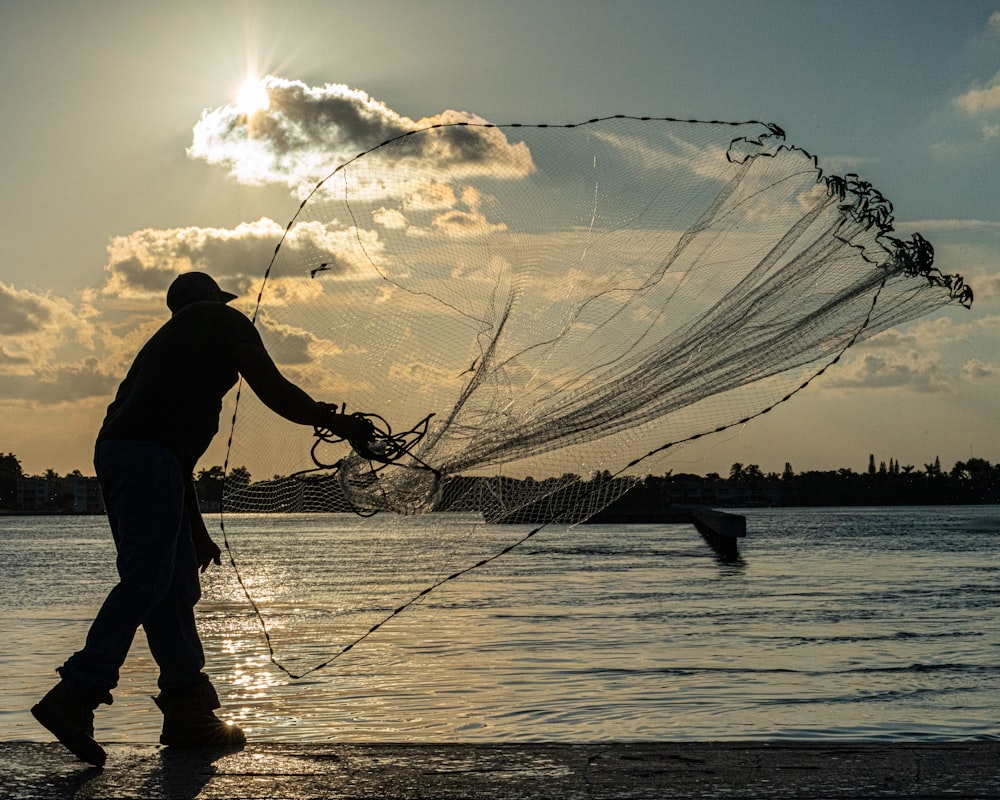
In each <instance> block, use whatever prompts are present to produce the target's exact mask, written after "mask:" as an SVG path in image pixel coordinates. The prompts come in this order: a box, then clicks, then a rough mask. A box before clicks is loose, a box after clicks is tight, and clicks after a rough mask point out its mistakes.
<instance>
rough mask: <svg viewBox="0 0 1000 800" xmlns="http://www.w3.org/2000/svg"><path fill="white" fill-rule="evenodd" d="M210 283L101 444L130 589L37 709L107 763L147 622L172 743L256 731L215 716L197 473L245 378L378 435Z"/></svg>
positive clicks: (318, 417) (189, 282)
mask: <svg viewBox="0 0 1000 800" xmlns="http://www.w3.org/2000/svg"><path fill="white" fill-rule="evenodd" d="M234 298H235V295H233V294H230V293H229V292H224V291H222V290H221V289H220V288H219V286H218V284H217V283H216V282H215V281H214V280H213V279H212V278H211V277H210V276H209V275H206V274H205V273H202V272H189V273H186V274H184V275H181V276H180V277H178V278H177V279H176V280H175V281H174V282H173V283H172V284H171V286H170V288H169V290H168V291H167V306H168V308H169V309H170V311H171V312H172V316H171V318H170V319H169V320H168V321H167V322H166V323H165V324H164V325H163V326H162V327H161V328H160V329H159V330H158V331H157V332H156V333H155V334H154V335H153V336H152V338H150V340H149V341H148V342H146V344H145V345H144V346H143V348H142V349H141V350H140V351H139V354H138V355H137V356H136V358H135V361H134V362H133V364H132V366H131V368H130V369H129V371H128V374H127V375H126V376H125V379H124V380H123V381H122V383H121V386H119V388H118V392H117V394H116V396H115V399H114V401H113V402H112V403H111V405H110V406H108V412H107V416H106V417H105V419H104V424H103V425H102V427H101V430H100V433H99V434H98V436H97V445H96V447H95V451H94V466H95V468H96V471H97V478H98V480H99V481H100V484H101V489H102V491H103V493H104V501H105V505H106V506H107V511H108V520H109V522H110V524H111V532H112V535H113V537H114V541H115V547H116V549H117V554H118V555H117V562H116V563H117V569H118V575H119V579H120V580H119V583H118V584H117V585H116V586H115V587H114V588H113V589H112V590H111V592H110V593H109V594H108V596H107V599H105V601H104V604H103V606H102V607H101V610H100V611H99V612H98V614H97V617H96V618H95V619H94V621H93V623H92V625H91V627H90V631H89V632H88V634H87V639H86V644H85V645H84V647H83V649H82V650H80V651H79V652H77V653H74V654H73V655H72V656H71V657H70V658H69V659H67V661H66V663H65V664H63V665H62V666H61V667H60V668H59V669H58V672H59V674H60V676H61V680H60V681H59V683H58V684H56V686H55V687H54V688H53V689H52V690H51V691H49V693H48V694H46V695H45V697H44V698H42V700H41V701H39V703H38V704H37V705H35V706H34V708H32V709H31V711H32V714H34V716H35V718H36V719H37V720H38V721H39V722H41V724H42V725H44V726H45V727H46V728H48V729H49V730H50V731H51V732H52V733H53V734H55V736H56V737H57V738H58V739H59V741H60V742H62V743H63V744H64V745H65V746H66V747H67V748H69V749H70V750H71V751H72V752H73V753H74V754H75V755H76V756H78V757H79V758H81V759H83V760H84V761H88V762H90V763H92V764H96V765H98V766H100V765H102V764H103V763H104V760H105V753H104V750H103V748H102V747H101V746H100V744H98V743H97V742H96V741H95V739H94V709H96V708H97V706H98V705H100V704H101V703H107V704H110V703H111V702H112V698H111V691H112V690H113V689H114V688H115V687H116V686H117V685H118V677H119V669H120V668H121V665H122V664H123V663H124V661H125V656H126V655H127V654H128V651H129V648H130V647H131V644H132V639H133V637H134V636H135V632H136V630H137V629H138V627H139V626H140V625H142V627H143V628H144V629H145V632H146V639H147V641H148V643H149V649H150V652H151V653H152V654H153V658H154V659H155V660H156V663H157V665H158V666H159V668H160V675H159V679H158V685H159V689H160V693H159V695H158V696H157V697H156V698H154V699H155V702H156V704H157V705H158V706H159V707H160V710H161V711H162V712H163V731H162V734H161V736H160V742H161V743H162V744H165V745H171V746H177V747H203V746H241V745H242V744H244V742H245V737H244V734H243V731H242V730H240V728H238V727H236V726H235V725H229V724H227V723H225V722H223V721H222V720H220V719H219V718H218V717H216V716H215V713H214V712H215V709H217V708H219V707H220V702H219V698H218V695H217V694H216V691H215V688H214V687H213V686H212V684H211V682H210V681H209V679H208V676H207V675H205V673H204V672H203V671H202V670H203V668H204V666H205V654H204V651H203V649H202V645H201V640H200V639H199V637H198V631H197V629H196V627H195V617H194V606H195V604H196V603H197V602H198V599H199V597H200V595H201V587H200V582H199V578H198V569H199V567H200V568H201V571H202V572H204V571H205V570H206V569H207V568H208V566H209V564H211V563H212V562H215V563H216V564H219V563H220V555H221V554H220V551H219V548H218V546H217V545H216V544H215V543H214V542H213V541H212V539H211V537H210V536H209V534H208V531H207V530H206V528H205V524H204V522H203V521H202V518H201V514H200V512H199V509H198V498H197V495H196V494H195V489H194V481H193V477H192V475H193V471H194V467H195V464H196V463H197V462H198V459H199V458H200V457H201V456H202V454H204V452H205V450H206V449H207V448H208V445H209V443H210V442H211V441H212V438H213V437H214V436H215V434H216V432H217V431H218V428H219V414H220V412H221V410H222V398H223V396H224V395H225V394H226V393H227V392H228V391H229V390H230V389H231V388H232V387H233V386H234V385H235V383H236V381H237V379H238V377H239V376H240V375H242V376H243V378H244V380H245V381H246V382H247V383H248V384H249V386H250V388H251V389H253V391H254V393H255V394H256V395H257V396H258V397H259V398H260V399H261V400H262V401H263V402H264V403H265V404H266V405H267V406H268V407H269V408H271V409H272V410H273V411H275V412H276V413H278V414H280V415H281V416H283V417H285V418H286V419H289V420H291V421H292V422H297V423H300V424H302V425H313V426H318V427H322V428H327V429H329V430H331V431H333V432H334V433H335V434H336V435H338V436H341V437H343V438H345V439H348V440H350V441H351V442H357V443H361V444H365V443H367V442H368V441H369V440H370V438H371V434H372V426H371V424H370V423H369V422H367V421H366V420H364V419H363V418H359V417H354V416H347V415H343V414H337V413H335V412H333V411H332V409H331V408H330V407H328V406H326V405H324V404H322V403H318V402H316V401H315V400H313V399H312V398H311V397H310V396H309V395H308V394H306V393H305V392H304V391H303V390H302V389H300V388H298V387H297V386H295V385H294V384H292V383H291V382H289V381H288V380H287V379H285V378H284V377H283V376H282V375H281V373H280V372H279V371H278V369H277V367H276V366H275V365H274V362H273V361H272V360H271V358H270V356H269V355H268V354H267V351H266V350H265V349H264V345H263V342H262V341H261V338H260V334H259V333H258V332H257V329H256V328H255V327H254V325H253V323H251V322H250V320H249V319H247V317H245V316H244V315H243V314H241V313H240V312H239V311H237V310H236V309H233V308H231V307H230V306H228V305H226V304H227V303H228V302H229V301H230V300H233V299H234Z"/></svg>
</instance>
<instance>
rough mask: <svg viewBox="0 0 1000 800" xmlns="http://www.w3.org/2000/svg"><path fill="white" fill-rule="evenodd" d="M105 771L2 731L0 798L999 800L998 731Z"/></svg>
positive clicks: (211, 761)
mask: <svg viewBox="0 0 1000 800" xmlns="http://www.w3.org/2000/svg"><path fill="white" fill-rule="evenodd" d="M107 749H108V762H107V764H106V765H105V766H104V768H103V769H98V768H95V767H90V766H88V765H86V764H84V763H82V762H80V761H77V760H76V759H75V758H74V757H73V756H72V755H70V754H69V753H68V752H67V751H66V750H64V749H63V748H62V747H61V746H60V745H58V744H55V743H52V744H35V743H26V742H25V743H18V742H0V797H4V798H18V799H19V800H36V799H38V800H41V799H42V798H45V800H63V799H64V798H65V800H69V798H76V799H78V800H82V799H83V798H142V799H143V800H159V798H171V799H172V800H195V798H206V799H208V798H241V799H249V798H290V799H293V800H295V799H297V798H348V799H352V798H357V799H358V800H360V798H372V799H373V800H392V799H396V798H399V799H400V800H403V799H408V798H414V799H416V798H421V800H433V799H434V798H441V800H445V799H448V800H451V799H455V800H457V799H458V798H461V800H471V799H472V798H489V799H490V800H504V799H505V798H523V799H525V800H534V799H535V798H558V799H559V800H570V799H572V798H588V799H591V798H608V799H609V800H611V799H615V800H631V799H632V798H656V800H666V798H687V797H697V798H722V799H723V800H725V799H728V798H734V799H735V798H742V799H743V800H747V799H752V798H759V799H761V800H765V799H767V798H796V800H801V798H831V799H833V798H853V799H854V800H860V799H861V798H866V799H867V798H903V797H905V798H949V800H956V799H957V800H966V799H971V798H976V800H984V799H985V798H996V797H1000V741H974V742H941V743H938V742H920V743H905V742H895V743H871V742H868V743H850V742H808V743H807V742H724V743H719V742H654V743H613V742H609V743H603V744H545V743H539V744H300V745H297V744H251V745H249V746H247V748H246V749H244V750H242V751H240V752H234V753H222V752H215V753H212V752H198V751H175V750H170V749H165V748H161V747H159V746H155V745H134V744H117V745H115V744H112V745H110V746H108V748H107Z"/></svg>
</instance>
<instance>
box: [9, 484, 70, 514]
mask: <svg viewBox="0 0 1000 800" xmlns="http://www.w3.org/2000/svg"><path fill="white" fill-rule="evenodd" d="M60 484H61V481H57V480H52V479H50V478H18V479H17V510H18V511H58V510H59V506H60V500H61V499H62V486H61V485H60Z"/></svg>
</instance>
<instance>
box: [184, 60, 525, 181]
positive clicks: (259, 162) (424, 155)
mask: <svg viewBox="0 0 1000 800" xmlns="http://www.w3.org/2000/svg"><path fill="white" fill-rule="evenodd" d="M263 85H264V87H265V88H266V90H267V93H268V95H269V96H270V101H271V102H270V105H269V107H268V108H267V109H266V110H263V111H259V112H257V113H255V114H253V115H250V116H247V115H246V114H244V113H242V112H241V111H240V109H239V107H238V106H237V105H236V104H235V103H234V104H231V105H226V106H222V107H221V108H216V109H211V110H208V109H207V110H205V111H204V112H203V113H202V116H201V119H200V120H199V121H198V123H197V124H196V125H195V127H194V131H193V141H192V144H191V146H190V148H188V155H189V156H190V157H192V158H198V159H202V160H204V161H207V162H208V163H210V164H218V165H221V166H223V167H225V168H226V169H227V170H228V171H229V174H230V175H231V176H232V177H233V178H235V179H236V180H237V181H239V182H241V183H246V184H256V185H259V184H268V183H274V184H279V185H285V186H288V187H289V188H291V189H292V190H294V191H297V192H298V193H299V194H302V193H303V192H304V191H307V190H309V189H311V188H312V186H313V185H314V184H315V183H316V182H317V181H319V180H320V179H321V178H324V177H326V176H327V175H329V174H330V173H331V172H332V171H333V170H334V169H335V168H336V167H338V166H339V165H341V164H344V163H346V162H348V161H350V160H352V159H354V158H355V157H356V156H357V155H358V154H359V153H362V152H367V151H369V150H371V149H372V148H375V147H377V146H378V145H380V144H381V143H383V142H387V141H389V140H393V139H400V138H401V137H404V135H405V134H407V133H408V132H412V131H415V130H418V129H421V128H426V127H430V126H432V125H441V126H445V127H443V128H441V129H440V130H438V131H437V135H435V136H433V137H416V138H414V139H412V140H407V141H406V145H407V147H406V148H405V151H406V153H408V156H407V157H408V158H412V159H414V160H416V161H418V162H420V163H421V165H422V168H423V170H424V172H425V174H426V173H427V171H428V170H432V169H434V168H441V167H445V166H446V167H447V168H449V169H450V170H452V171H453V172H454V173H456V174H457V173H459V172H464V173H465V174H492V173H497V172H498V171H499V172H500V173H503V174H504V175H505V176H506V177H518V176H520V175H525V174H528V173H530V172H531V171H532V169H533V165H532V161H531V155H530V153H529V152H528V150H527V148H526V147H525V146H524V145H523V144H511V143H509V142H508V141H507V139H506V137H505V135H504V134H503V132H502V131H501V130H500V129H498V128H493V127H488V126H484V123H486V120H484V119H482V118H481V117H477V116H475V115H472V114H467V113H465V112H458V111H444V112H442V113H440V114H437V115H435V116H432V117H427V118H424V119H421V120H413V119H410V118H409V117H406V116H403V115H401V114H398V113H396V112H395V111H393V110H392V109H391V108H389V107H388V106H386V105H385V104H384V103H382V102H380V101H378V100H375V99H374V98H373V97H371V96H370V95H368V94H367V93H366V92H363V91H361V90H359V89H351V88H349V87H348V86H345V85H343V84H325V85H324V86H320V87H311V86H307V85H306V84H304V83H302V82H301V81H292V80H285V79H283V78H276V77H274V76H268V77H266V78H264V79H263ZM455 123H464V124H455ZM453 124H455V125H454V127H450V126H452V125H453ZM410 145H412V146H410ZM369 158H370V160H374V159H373V158H372V157H369ZM376 158H377V156H376ZM498 174H499V173H498Z"/></svg>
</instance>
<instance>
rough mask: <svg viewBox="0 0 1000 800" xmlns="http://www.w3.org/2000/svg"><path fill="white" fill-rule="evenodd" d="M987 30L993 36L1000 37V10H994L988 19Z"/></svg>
mask: <svg viewBox="0 0 1000 800" xmlns="http://www.w3.org/2000/svg"><path fill="white" fill-rule="evenodd" d="M986 30H987V31H989V33H990V34H991V35H992V36H996V37H997V38H1000V11H994V12H993V13H992V14H990V18H989V19H988V20H987V21H986Z"/></svg>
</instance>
